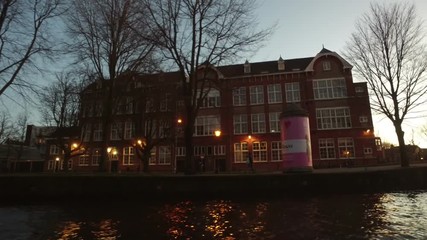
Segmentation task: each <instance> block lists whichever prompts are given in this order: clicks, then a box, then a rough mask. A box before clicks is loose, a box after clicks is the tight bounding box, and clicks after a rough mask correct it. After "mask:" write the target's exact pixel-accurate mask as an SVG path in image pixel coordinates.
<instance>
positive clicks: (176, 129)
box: [173, 118, 182, 173]
mask: <svg viewBox="0 0 427 240" xmlns="http://www.w3.org/2000/svg"><path fill="white" fill-rule="evenodd" d="M181 124H182V118H178V119H177V120H176V127H175V147H174V155H175V156H174V163H173V172H174V173H177V170H178V169H177V167H176V162H177V160H176V159H177V157H176V155H177V153H178V150H177V147H178V130H179V127H180V126H181Z"/></svg>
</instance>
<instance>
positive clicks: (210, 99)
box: [200, 88, 221, 108]
mask: <svg viewBox="0 0 427 240" xmlns="http://www.w3.org/2000/svg"><path fill="white" fill-rule="evenodd" d="M215 107H221V92H220V91H219V90H218V89H214V88H212V89H209V92H208V93H207V94H206V96H205V97H204V99H203V102H202V104H201V106H200V108H215Z"/></svg>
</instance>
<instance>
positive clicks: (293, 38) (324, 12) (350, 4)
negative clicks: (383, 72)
mask: <svg viewBox="0 0 427 240" xmlns="http://www.w3.org/2000/svg"><path fill="white" fill-rule="evenodd" d="M381 1H385V2H392V1H391V0H378V1H377V2H381ZM402 1H403V0H402ZM370 2H371V1H369V0H258V4H259V7H258V8H257V11H256V14H257V16H258V19H259V22H260V24H261V27H265V26H271V25H273V24H275V23H277V29H276V31H275V33H274V34H273V35H272V37H271V39H270V40H269V41H267V42H266V44H265V47H263V48H261V49H260V50H259V51H258V52H256V53H255V54H254V55H253V56H251V57H249V58H248V60H249V61H250V62H259V61H269V60H275V59H278V58H279V57H280V56H281V57H282V58H284V59H291V58H303V57H313V56H315V55H316V54H317V53H318V52H319V51H320V50H321V49H322V46H324V47H325V48H327V49H329V50H331V51H335V52H337V53H339V54H341V55H342V53H343V51H344V50H345V47H346V42H347V41H348V40H349V39H350V35H351V33H352V32H354V25H355V22H356V20H357V18H359V17H360V16H362V14H363V13H365V12H367V11H368V10H369V5H370ZM406 2H408V3H414V4H415V6H416V8H417V14H418V17H419V18H420V19H423V20H424V21H425V25H424V26H425V29H427V25H426V24H427V22H426V20H427V1H426V0H409V1H406ZM426 32H427V31H426ZM426 43H427V38H426ZM244 61H245V59H241V62H236V64H238V63H243V62H244ZM61 68H62V67H58V68H56V69H61ZM354 80H355V81H361V80H362V79H357V77H354ZM3 100H4V102H3V106H2V107H4V108H5V109H7V110H9V111H11V112H12V113H15V114H16V113H18V112H23V110H22V106H21V107H19V108H15V107H12V106H13V105H14V104H12V105H10V104H9V101H8V99H6V98H3ZM24 105H25V106H27V104H24ZM28 108H29V109H32V110H28V111H29V114H30V124H36V125H40V124H43V123H42V122H41V121H40V119H38V112H37V109H34V108H33V107H30V106H28ZM14 109H15V110H14ZM16 109H18V110H16ZM372 114H373V117H374V127H375V134H376V135H377V136H379V137H381V138H382V139H383V141H386V142H391V143H394V144H396V143H397V138H396V136H395V133H394V128H393V126H392V124H391V122H390V120H388V119H386V118H385V117H384V116H383V115H377V114H375V113H374V112H373V113H372ZM426 116H427V111H422V112H421V113H420V114H419V115H418V117H416V118H414V119H409V120H407V121H406V122H405V124H404V131H405V132H406V134H405V137H406V141H407V142H408V143H410V142H411V141H412V140H414V143H415V144H418V145H420V146H421V147H425V148H427V136H425V135H423V134H421V133H420V128H421V126H423V125H427V120H425V119H427V118H426ZM413 135H414V136H413Z"/></svg>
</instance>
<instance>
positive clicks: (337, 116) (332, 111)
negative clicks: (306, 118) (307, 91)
mask: <svg viewBox="0 0 427 240" xmlns="http://www.w3.org/2000/svg"><path fill="white" fill-rule="evenodd" d="M316 121H317V129H319V130H327V129H348V128H351V115H350V108H348V107H337V108H317V109H316Z"/></svg>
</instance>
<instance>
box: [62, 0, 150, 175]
mask: <svg viewBox="0 0 427 240" xmlns="http://www.w3.org/2000/svg"><path fill="white" fill-rule="evenodd" d="M142 10H143V8H142V7H141V5H140V2H139V1H133V0H91V1H80V0H74V1H72V4H71V8H70V11H69V14H68V17H67V19H66V24H67V25H68V27H69V34H70V37H71V39H72V40H73V41H72V42H71V43H70V49H71V51H72V52H73V53H74V54H75V56H76V57H77V58H76V61H77V62H79V63H80V64H81V65H82V66H84V67H87V68H88V69H89V71H90V72H91V75H92V76H93V78H94V79H95V80H96V81H99V86H100V88H101V90H102V93H103V94H102V96H103V99H102V104H101V107H102V110H101V111H102V121H101V122H100V124H101V125H102V135H103V136H102V139H103V140H102V141H103V146H102V149H101V150H102V151H101V152H102V154H101V159H100V163H99V166H100V170H101V171H105V170H107V166H106V163H107V161H106V160H107V157H108V154H107V151H106V149H107V148H108V147H109V137H110V131H111V124H112V121H113V115H114V114H115V113H114V112H115V111H116V109H117V107H118V104H120V101H122V100H121V99H120V98H119V97H118V95H117V94H115V93H114V91H115V84H116V83H115V82H116V81H118V79H119V77H120V76H122V75H125V74H126V73H133V72H150V71H153V69H156V67H157V65H156V64H157V62H155V61H154V59H155V53H154V49H155V48H154V45H153V44H151V43H149V42H147V41H146V40H145V39H147V38H148V37H147V36H146V34H145V33H144V34H141V32H142V31H143V29H144V28H145V26H144V24H142V21H141V20H143V19H144V18H146V15H145V14H144V13H143V12H141V11H142ZM136 29H138V32H137V31H136ZM128 80H130V79H124V78H122V79H121V81H128ZM97 124H98V123H97Z"/></svg>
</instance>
